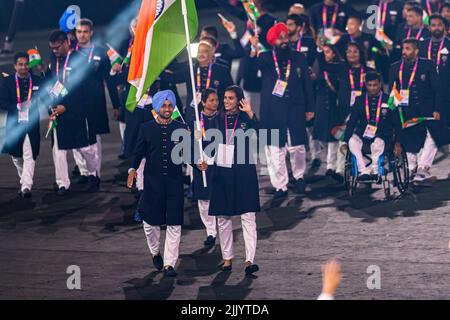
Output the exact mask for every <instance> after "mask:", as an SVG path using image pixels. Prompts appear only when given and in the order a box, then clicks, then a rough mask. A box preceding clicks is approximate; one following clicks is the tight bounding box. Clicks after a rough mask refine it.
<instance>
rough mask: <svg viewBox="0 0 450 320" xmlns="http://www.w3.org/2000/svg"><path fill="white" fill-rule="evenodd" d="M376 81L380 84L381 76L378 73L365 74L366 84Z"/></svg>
mask: <svg viewBox="0 0 450 320" xmlns="http://www.w3.org/2000/svg"><path fill="white" fill-rule="evenodd" d="M375 80H378V81H379V82H381V75H380V74H379V73H378V72H373V71H372V72H368V73H367V74H366V83H367V82H369V81H375Z"/></svg>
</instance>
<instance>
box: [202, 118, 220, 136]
mask: <svg viewBox="0 0 450 320" xmlns="http://www.w3.org/2000/svg"><path fill="white" fill-rule="evenodd" d="M216 114H217V111H216V112H214V113H213V114H212V115H211V116H207V117H214V116H215V115H216ZM200 122H201V125H202V136H203V139H204V138H206V129H205V119H204V116H203V112H200Z"/></svg>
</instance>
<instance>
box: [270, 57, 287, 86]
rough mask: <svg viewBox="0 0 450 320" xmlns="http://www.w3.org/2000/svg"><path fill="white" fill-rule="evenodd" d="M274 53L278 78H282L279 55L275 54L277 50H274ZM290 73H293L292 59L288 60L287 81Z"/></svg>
mask: <svg viewBox="0 0 450 320" xmlns="http://www.w3.org/2000/svg"><path fill="white" fill-rule="evenodd" d="M272 54H273V62H274V64H275V70H276V72H277V75H278V79H281V70H280V65H279V64H278V58H277V55H276V54H275V51H272ZM290 74H291V59H289V60H288V64H287V68H286V75H285V81H288V80H289V76H290Z"/></svg>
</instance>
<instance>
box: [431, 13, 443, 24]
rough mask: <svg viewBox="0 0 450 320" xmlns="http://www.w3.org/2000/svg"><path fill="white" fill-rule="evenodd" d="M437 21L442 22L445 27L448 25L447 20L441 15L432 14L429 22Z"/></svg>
mask: <svg viewBox="0 0 450 320" xmlns="http://www.w3.org/2000/svg"><path fill="white" fill-rule="evenodd" d="M436 19H438V20H441V21H442V23H443V24H444V25H446V24H447V20H445V18H444V17H443V16H441V15H440V14H436V13H435V14H432V15H431V16H430V18H429V20H428V21H429V22H430V23H431V20H436Z"/></svg>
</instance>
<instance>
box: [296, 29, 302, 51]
mask: <svg viewBox="0 0 450 320" xmlns="http://www.w3.org/2000/svg"><path fill="white" fill-rule="evenodd" d="M302 39H303V30H302V31H301V32H300V34H299V38H298V41H297V52H301V51H302Z"/></svg>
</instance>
